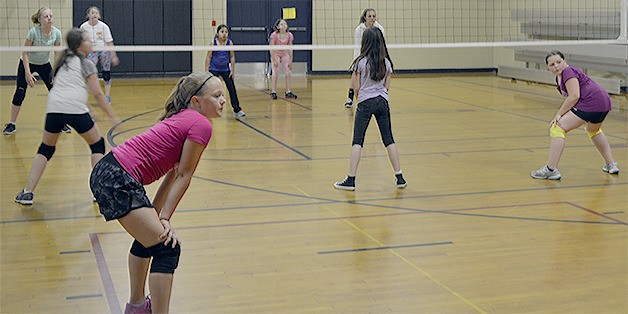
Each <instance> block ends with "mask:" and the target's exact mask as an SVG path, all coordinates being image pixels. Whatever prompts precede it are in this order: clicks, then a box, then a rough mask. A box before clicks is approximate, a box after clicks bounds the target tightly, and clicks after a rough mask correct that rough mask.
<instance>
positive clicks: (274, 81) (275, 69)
mask: <svg viewBox="0 0 628 314" xmlns="http://www.w3.org/2000/svg"><path fill="white" fill-rule="evenodd" d="M277 72H279V65H276V66H275V64H273V73H272V75H271V76H270V77H271V82H272V87H273V89H272V90H271V92H273V93H276V92H277Z"/></svg>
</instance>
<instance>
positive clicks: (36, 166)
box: [13, 106, 59, 192]
mask: <svg viewBox="0 0 628 314" xmlns="http://www.w3.org/2000/svg"><path fill="white" fill-rule="evenodd" d="M13 107H18V106H13ZM18 108H19V107H18ZM58 138H59V133H50V132H46V131H44V135H43V138H42V140H41V141H42V143H44V144H46V145H48V146H55V145H57V139H58ZM47 164H48V159H47V158H46V157H44V155H42V154H39V153H38V154H37V155H35V158H33V165H32V166H31V171H30V173H29V175H28V183H26V190H27V191H29V192H33V191H35V188H36V187H37V184H38V183H39V179H41V176H42V175H43V174H44V170H46V165H47Z"/></svg>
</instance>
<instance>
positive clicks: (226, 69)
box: [205, 24, 246, 119]
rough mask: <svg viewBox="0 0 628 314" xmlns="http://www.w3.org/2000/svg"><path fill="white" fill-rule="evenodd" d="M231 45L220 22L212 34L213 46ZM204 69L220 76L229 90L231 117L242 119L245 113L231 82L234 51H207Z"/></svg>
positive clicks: (233, 68)
mask: <svg viewBox="0 0 628 314" xmlns="http://www.w3.org/2000/svg"><path fill="white" fill-rule="evenodd" d="M227 45H233V41H231V39H229V28H228V27H227V25H225V24H221V25H219V26H218V28H217V29H216V36H214V46H227ZM205 70H208V71H209V72H211V73H212V74H213V75H214V76H220V77H222V79H223V80H224V81H225V84H226V85H227V90H228V91H229V99H230V100H231V107H233V117H234V118H236V119H242V118H244V117H246V113H245V112H244V111H243V110H242V108H241V107H240V101H239V100H238V92H236V87H235V83H234V82H233V74H234V73H235V53H234V52H233V50H230V51H211V50H210V51H208V52H207V57H205Z"/></svg>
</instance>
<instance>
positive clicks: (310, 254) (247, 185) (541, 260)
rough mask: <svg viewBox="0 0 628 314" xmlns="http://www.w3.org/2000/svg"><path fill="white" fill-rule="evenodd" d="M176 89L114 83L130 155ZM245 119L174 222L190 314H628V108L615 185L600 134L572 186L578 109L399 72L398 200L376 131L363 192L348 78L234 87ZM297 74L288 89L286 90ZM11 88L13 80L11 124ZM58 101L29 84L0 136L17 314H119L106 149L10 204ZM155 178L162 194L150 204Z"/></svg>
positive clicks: (6, 309)
mask: <svg viewBox="0 0 628 314" xmlns="http://www.w3.org/2000/svg"><path fill="white" fill-rule="evenodd" d="M174 82H175V79H144V80H131V79H115V80H114V81H113V84H114V85H113V90H112V98H113V102H114V108H115V110H116V111H117V113H118V114H119V115H120V116H121V118H123V119H125V121H124V123H123V125H122V126H121V127H119V128H116V129H111V127H112V125H111V124H110V123H109V122H108V121H107V119H105V118H104V114H103V113H102V111H101V110H100V109H98V108H96V109H94V114H95V116H96V117H97V121H98V125H99V126H100V128H101V130H102V132H103V134H105V136H106V137H107V139H108V141H109V142H108V147H110V146H111V145H110V144H112V143H114V144H119V143H121V142H122V141H124V140H125V139H127V138H129V137H130V136H132V135H134V134H137V133H138V132H141V131H143V130H145V129H146V128H148V127H149V126H150V125H152V124H153V123H154V122H155V121H156V117H157V115H158V113H159V111H160V110H161V108H162V105H163V101H164V100H165V98H166V97H167V95H168V94H169V92H170V90H171V88H172V86H173V85H174ZM236 83H237V86H238V93H239V96H240V100H241V103H242V107H243V108H244V110H245V111H246V112H247V115H248V116H247V118H246V120H244V121H243V122H238V121H236V120H234V119H233V118H232V116H231V113H232V112H231V109H230V108H228V109H226V110H225V116H224V117H223V118H222V119H216V120H214V121H212V122H213V124H214V136H213V138H212V140H211V142H210V144H209V146H208V148H207V151H206V152H205V153H204V155H203V158H202V161H201V163H200V165H199V167H198V169H197V171H196V176H195V178H194V179H193V181H192V183H191V186H190V188H189V190H188V191H187V193H186V195H185V197H184V199H183V201H182V202H181V204H180V205H179V207H178V209H177V211H176V214H175V215H174V218H173V225H174V227H175V229H176V230H177V232H178V234H179V236H180V237H181V239H182V242H183V244H182V247H183V251H182V257H181V262H180V265H179V268H178V269H177V273H176V276H175V283H174V288H173V295H172V303H171V310H172V312H173V313H296V312H317V313H382V312H388V313H476V312H479V313H487V312H496V313H523V312H533V313H626V311H627V309H628V207H627V204H628V196H627V192H628V185H627V183H628V180H627V179H626V178H628V175H627V172H628V149H627V147H628V145H627V144H628V127H627V126H628V123H627V121H628V114H627V112H628V100H627V99H626V97H625V95H624V96H615V97H613V108H614V110H613V111H612V112H611V113H610V114H609V116H608V118H607V119H606V122H605V126H604V131H605V133H606V134H607V136H608V137H609V140H610V142H611V144H612V147H613V153H614V155H615V159H616V160H617V161H618V162H619V165H620V169H621V170H622V171H624V172H622V173H621V174H619V175H615V176H613V175H608V174H606V173H603V172H602V171H601V170H600V168H601V167H602V165H603V160H602V158H601V157H600V156H599V154H598V152H597V151H596V150H595V148H594V147H593V145H592V144H591V142H590V141H589V139H588V137H587V135H586V134H585V132H584V131H583V130H575V131H574V132H572V133H571V134H569V135H568V142H567V147H566V150H565V152H564V154H563V158H562V161H561V164H560V170H561V173H562V175H563V179H562V180H561V181H560V182H549V181H542V180H534V179H531V178H530V176H529V172H530V171H531V170H533V169H536V168H538V167H540V166H541V165H543V164H544V163H545V162H546V159H547V153H548V137H547V127H548V121H549V120H550V119H551V117H552V116H553V115H554V113H555V112H556V110H557V108H558V107H559V106H560V103H561V97H560V95H558V93H557V92H556V90H555V89H554V88H553V87H551V86H547V85H538V84H529V83H525V82H511V81H510V80H506V79H503V78H498V77H496V76H494V75H450V76H446V75H443V76H402V75H397V76H395V77H394V79H393V82H392V88H391V98H392V101H391V107H392V119H393V130H394V135H395V139H396V141H397V144H398V147H399V151H400V154H401V163H402V168H403V171H404V174H405V177H406V179H407V180H408V187H407V188H406V189H405V190H397V189H396V188H395V186H394V184H393V173H392V169H391V167H390V164H389V161H388V158H387V155H386V151H385V149H384V148H383V147H382V145H381V143H380V140H379V133H378V131H377V127H376V124H375V122H372V124H371V127H370V128H369V131H368V133H367V141H366V142H367V143H366V145H365V149H364V151H363V158H362V162H361V164H360V167H359V171H358V179H357V189H356V191H355V192H346V191H339V190H335V189H334V188H333V187H332V183H333V182H334V181H337V180H340V179H342V178H343V177H344V176H345V175H346V173H347V169H348V163H349V152H350V142H351V134H352V121H353V120H352V119H353V111H351V110H346V109H344V108H343V106H342V103H343V102H344V99H345V97H346V89H347V86H348V83H349V80H348V77H346V76H336V77H317V76H315V77H310V78H304V77H301V78H295V84H294V85H295V87H294V88H293V90H294V92H295V93H297V94H298V96H299V98H298V99H296V100H285V99H278V100H276V101H271V100H270V99H269V97H268V95H267V92H266V86H267V82H266V81H265V80H263V79H256V78H252V77H239V78H238V79H237V82H236ZM282 84H283V80H280V82H279V85H280V88H279V92H280V93H281V94H283V87H281V86H282ZM13 90H14V85H13V82H5V83H4V84H3V85H2V86H0V91H1V92H2V95H1V101H2V107H1V108H0V109H1V110H0V121H1V122H2V123H6V121H8V114H9V106H10V101H11V97H12V93H13ZM46 96H47V91H46V90H45V87H44V86H43V85H42V84H38V85H37V86H36V87H35V88H34V90H29V91H28V96H27V99H26V102H25V104H24V106H23V110H22V113H21V114H20V117H19V119H18V132H17V133H16V134H15V135H11V136H2V137H1V140H0V149H1V153H0V160H1V165H0V170H1V176H2V180H1V182H2V183H1V189H2V190H1V193H0V195H1V197H2V199H1V203H0V205H1V210H0V228H1V236H2V238H1V242H0V244H1V250H0V253H1V264H0V268H1V272H0V275H1V278H0V289H1V303H0V312H2V313H38V312H39V313H43V312H45V313H120V312H121V310H122V308H123V306H124V303H125V302H126V301H127V298H128V280H127V265H126V258H127V252H128V248H129V246H130V243H131V238H130V237H129V236H128V235H127V234H126V233H125V232H124V231H123V230H122V228H121V227H120V226H119V225H118V224H117V223H116V222H109V223H105V222H104V220H103V219H102V218H101V216H100V215H99V213H98V209H97V205H95V204H93V203H92V201H91V195H90V192H89V188H88V185H87V182H88V176H89V172H90V164H89V148H88V146H87V145H86V144H85V143H83V141H82V140H81V139H80V137H79V136H78V135H77V134H75V133H73V134H69V135H68V134H66V135H62V136H61V140H60V142H59V144H58V146H57V151H56V154H55V156H54V157H53V159H52V160H51V162H50V163H49V165H48V169H46V172H45V173H44V177H43V178H42V180H41V182H40V183H39V186H38V187H37V190H36V193H35V204H34V205H33V206H20V205H18V204H16V203H14V202H13V197H14V196H15V194H16V193H17V192H18V191H19V190H20V189H21V188H22V187H23V186H24V184H25V182H26V179H27V175H28V171H29V169H30V165H31V162H32V158H33V156H34V153H35V152H36V150H37V146H38V145H39V142H40V140H41V130H42V128H43V117H44V110H45V103H46ZM156 187H157V184H154V185H151V186H149V187H148V188H147V190H148V192H149V194H150V195H151V196H152V195H153V193H154V192H155V190H156Z"/></svg>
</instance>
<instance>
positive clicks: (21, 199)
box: [15, 190, 34, 205]
mask: <svg viewBox="0 0 628 314" xmlns="http://www.w3.org/2000/svg"><path fill="white" fill-rule="evenodd" d="M33 196H34V195H33V192H25V191H24V190H22V192H20V193H17V195H16V196H15V202H16V203H20V204H22V205H33Z"/></svg>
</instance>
